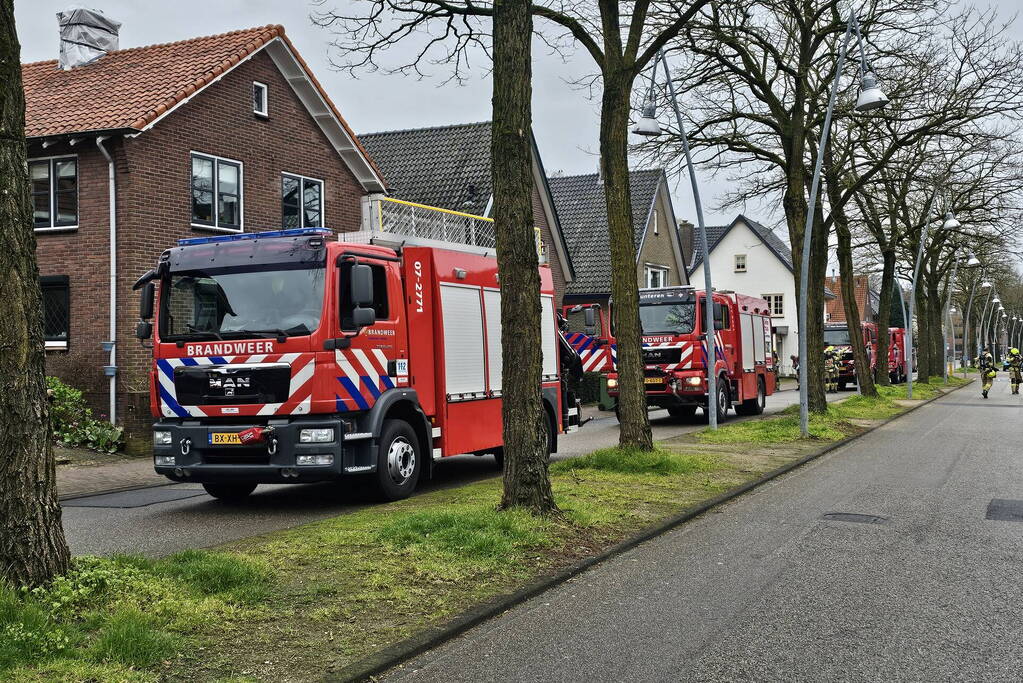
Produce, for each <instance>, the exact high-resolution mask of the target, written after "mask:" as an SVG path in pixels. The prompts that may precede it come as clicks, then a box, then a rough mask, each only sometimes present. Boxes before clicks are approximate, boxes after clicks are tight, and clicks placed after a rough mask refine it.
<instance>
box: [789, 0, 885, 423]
mask: <svg viewBox="0 0 1023 683" xmlns="http://www.w3.org/2000/svg"><path fill="white" fill-rule="evenodd" d="M854 32H855V34H856V37H857V41H856V44H857V45H858V46H859V50H860V66H859V71H860V93H859V96H858V97H857V98H856V111H859V112H865V111H872V110H874V109H879V108H880V107H883V106H885V105H886V104H888V97H887V96H885V94H884V93H883V92H881V89H880V88H878V87H877V78H876V77H875V76H874V74H873V73H871V72H870V70H869V69H868V67H867V57H866V54H865V53H864V50H863V41H862V40H861V39H860V24H859V20H858V19H857V18H856V12H850V13H849V22H848V23H847V24H846V27H845V37H844V40H843V41H842V48H841V50H839V53H838V63H837V64H836V65H835V79H834V82H833V83H832V84H831V95H830V97H829V98H828V109H827V112H825V114H824V128H823V129H822V131H821V139H820V143H819V144H818V146H817V160H816V162H815V164H814V169H813V181H812V182H811V183H810V201H809V204H808V206H807V212H806V225H805V227H804V229H803V251H802V254H803V257H802V261H801V263H800V264H799V276H800V281H799V431H800V433H801V434H802V435H803V437H804V438H805V437H808V436H810V386H809V373H808V367H809V365H810V363H809V361H810V352H809V348H808V347H809V344H808V343H807V340H806V338H807V335H808V333H809V321H808V316H807V311H806V308H807V300H808V299H809V293H810V283H809V279H810V241H811V236H812V234H813V218H814V213H815V209H816V206H817V194H818V192H819V191H820V183H821V166H822V164H823V162H824V149H825V148H826V147H827V144H828V136H829V135H830V133H831V116H832V114H833V113H834V110H835V100H836V99H837V98H838V85H839V82H840V81H841V79H842V67H844V66H845V57H846V53H847V52H848V49H849V41H850V40H851V39H852V35H853V33H854ZM819 323H820V321H819V320H818V321H815V322H814V324H815V325H816V324H819Z"/></svg>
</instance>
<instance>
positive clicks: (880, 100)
mask: <svg viewBox="0 0 1023 683" xmlns="http://www.w3.org/2000/svg"><path fill="white" fill-rule="evenodd" d="M886 104H888V96H887V95H885V94H884V93H883V92H882V91H881V88H879V87H877V76H875V75H874V72H872V71H868V72H866V73H865V74H863V82H862V84H861V85H860V95H859V97H857V98H856V111H858V112H865V111H873V110H874V109H880V108H881V107H883V106H885V105H886Z"/></svg>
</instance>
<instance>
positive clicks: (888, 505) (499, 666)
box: [385, 377, 1023, 683]
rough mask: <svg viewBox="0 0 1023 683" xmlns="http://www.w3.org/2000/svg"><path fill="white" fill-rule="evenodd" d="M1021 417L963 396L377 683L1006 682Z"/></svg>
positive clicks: (1019, 642)
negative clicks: (997, 513)
mask: <svg viewBox="0 0 1023 683" xmlns="http://www.w3.org/2000/svg"><path fill="white" fill-rule="evenodd" d="M1021 416H1023V397H1021V396H1011V395H1010V394H1009V391H1008V386H1007V383H1006V381H1005V378H1004V377H1001V378H999V380H998V381H997V382H996V384H995V386H994V389H993V391H992V394H991V398H990V399H988V400H986V401H985V400H983V399H981V397H980V387H979V384H977V383H975V384H974V385H972V386H970V387H967V388H965V389H962V390H960V391H958V392H955V393H953V394H951V395H949V396H946V397H944V398H943V399H941V400H939V401H936V402H934V403H931V404H929V405H927V406H924V407H922V408H920V409H919V410H917V411H915V412H914V413H912V414H910V415H908V416H906V417H903V418H901V419H899V420H897V421H895V422H893V423H891V424H889V425H886V426H884V427H882V428H880V429H878V430H876V431H874V432H873V433H871V434H868V435H866V436H864V437H863V438H862V439H860V440H858V441H856V442H854V443H852V444H850V445H849V446H846V447H843V448H841V449H838V450H836V451H833V452H832V453H830V454H828V455H826V456H824V457H822V458H821V459H819V460H816V461H813V462H812V463H810V464H808V465H806V466H804V467H802V468H799V469H798V470H795V471H793V472H792V473H790V474H788V475H786V476H784V477H782V478H779V479H778V480H775V481H774V482H772V483H770V484H767V485H765V486H763V487H761V488H759V489H757V490H756V491H755V492H753V493H751V494H749V495H746V496H743V497H741V498H739V499H737V500H736V501H734V502H732V503H730V504H728V505H726V506H724V507H722V508H719V509H718V510H716V511H714V512H712V513H708V514H706V515H704V516H702V517H701V518H699V519H697V520H694V521H693V522H691V523H689V524H686V525H684V526H683V527H680V528H679V529H678V530H676V531H674V532H671V533H668V534H665V535H663V536H660V537H658V538H656V539H654V540H652V541H650V542H647V543H645V544H643V545H641V546H639V547H637V548H635V549H633V550H631V551H629V552H627V553H625V554H623V555H621V556H619V557H617V558H615V559H612V560H610V561H608V562H606V563H603V564H601V565H599V566H598V567H595V568H594V569H592V570H590V571H587V572H585V573H583V574H581V575H579V576H578V577H576V578H575V579H574V580H572V581H570V582H568V583H566V584H562V585H561V586H559V587H557V588H554V589H552V590H550V591H548V592H546V593H544V594H542V595H540V596H538V597H537V598H535V599H532V600H530V601H528V602H526V603H524V604H522V605H521V606H519V607H517V608H514V609H512V610H509V611H508V612H506V613H505V614H504V615H502V616H500V617H497V618H495V619H493V620H490V621H488V622H486V623H484V624H482V625H480V626H478V627H476V628H474V629H472V630H470V631H469V632H467V633H466V634H465V635H464V636H462V637H460V638H457V639H455V640H452V641H450V642H449V643H447V644H445V645H443V646H441V647H440V648H438V649H437V650H434V651H432V652H429V653H426V654H425V655H423V656H422V657H420V658H418V659H416V660H413V661H411V662H409V663H408V664H407V665H405V666H404V667H402V668H400V669H397V670H395V671H392V672H391V673H390V675H389V676H388V677H385V678H386V680H391V681H399V680H400V681H445V682H454V681H473V682H474V683H475V682H481V681H531V682H540V681H588V682H597V681H681V680H685V681H835V680H841V681H1019V680H1021V678H1023V673H1021V672H1023V627H1021V620H1020V605H1021V604H1023V580H1021V567H1023V458H1021V457H1020V448H1019V438H1020V429H1019V424H1020V418H1021ZM996 499H1005V500H1008V501H1014V502H1010V503H1006V504H1005V505H1004V506H1003V509H1005V510H1007V511H1008V512H1009V517H1010V518H1014V521H999V520H993V519H987V516H988V515H989V513H990V512H991V511H992V510H991V509H990V508H989V506H991V505H992V501H993V500H996ZM995 505H997V503H996V504H995ZM829 513H852V514H855V515H865V516H867V517H861V518H858V519H860V521H859V522H853V521H841V520H840V519H836V518H835V517H834V516H833V515H832V516H831V517H826V516H825V515H829Z"/></svg>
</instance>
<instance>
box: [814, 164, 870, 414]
mask: <svg viewBox="0 0 1023 683" xmlns="http://www.w3.org/2000/svg"><path fill="white" fill-rule="evenodd" d="M825 151H826V155H825V158H824V163H825V165H826V168H827V169H828V170H827V172H826V174H825V175H826V180H827V188H828V201H829V203H830V205H831V207H832V214H831V215H832V218H833V219H834V223H835V234H836V235H837V237H838V273H839V276H840V282H841V287H842V304H843V308H845V319H846V321H848V325H849V341H850V342H852V352H853V362H854V363H855V368H856V384H857V386H858V387H859V389H860V394H862V395H863V396H877V389H876V388H875V387H874V376H873V371H872V370H871V368H870V359H869V358H868V357H867V349H866V346H865V345H864V343H863V327H862V326H861V325H860V306H859V304H858V303H857V302H856V280H855V273H854V271H853V260H852V234H851V233H850V232H849V219H848V216H846V213H845V209H844V208H842V203H841V194H842V188H841V183H840V180H839V177H838V174H837V173H835V171H834V170H833V169H834V160H833V159H832V155H831V146H830V145H828V147H827V148H826V150H825Z"/></svg>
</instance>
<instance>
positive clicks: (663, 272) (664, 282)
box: [645, 263, 670, 289]
mask: <svg viewBox="0 0 1023 683" xmlns="http://www.w3.org/2000/svg"><path fill="white" fill-rule="evenodd" d="M645 269H646V273H645V275H646V288H647V289H664V288H665V287H667V286H668V271H669V270H670V268H667V267H665V266H658V265H656V264H652V263H648V264H646V266H645ZM654 273H659V274H660V276H661V284H660V285H659V286H657V287H654V286H653V284H651V282H650V276H651V275H653V274H654Z"/></svg>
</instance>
